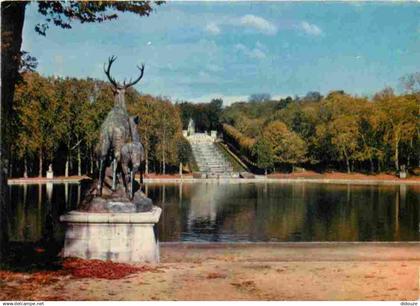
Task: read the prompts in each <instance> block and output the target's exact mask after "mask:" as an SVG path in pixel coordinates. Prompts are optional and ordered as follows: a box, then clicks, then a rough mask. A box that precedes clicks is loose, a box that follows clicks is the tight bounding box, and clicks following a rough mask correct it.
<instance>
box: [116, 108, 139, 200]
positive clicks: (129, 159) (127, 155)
mask: <svg viewBox="0 0 420 306" xmlns="http://www.w3.org/2000/svg"><path fill="white" fill-rule="evenodd" d="M138 123H139V117H138V116H133V117H130V131H131V140H132V142H130V143H126V144H124V145H123V147H122V148H121V166H122V170H123V173H124V176H127V175H129V177H130V182H129V185H128V190H129V192H128V193H129V197H130V199H131V198H133V196H134V179H135V175H136V173H137V171H138V170H139V169H140V164H141V163H142V162H143V161H144V148H143V145H142V144H141V142H140V136H139V133H138V131H137V125H138ZM142 183H143V173H142V172H141V173H140V184H142Z"/></svg>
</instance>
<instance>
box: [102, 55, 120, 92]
mask: <svg viewBox="0 0 420 306" xmlns="http://www.w3.org/2000/svg"><path fill="white" fill-rule="evenodd" d="M116 59H117V57H116V56H114V55H112V56H111V57H110V58H108V68H105V64H104V72H105V74H106V76H107V77H108V80H109V81H110V82H111V84H112V85H114V87H116V88H118V87H119V86H118V83H117V81H115V79H114V78H112V77H111V74H110V70H111V66H112V63H113V62H115V60H116Z"/></svg>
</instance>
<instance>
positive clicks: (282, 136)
mask: <svg viewBox="0 0 420 306" xmlns="http://www.w3.org/2000/svg"><path fill="white" fill-rule="evenodd" d="M262 137H264V138H265V140H266V141H267V143H268V144H269V145H270V147H271V150H272V152H273V154H274V161H276V162H279V163H290V164H297V163H301V162H305V161H306V153H307V146H306V143H305V141H304V140H303V139H302V138H300V137H299V135H298V134H296V133H295V132H291V131H289V130H288V128H287V126H286V124H284V123H283V122H281V121H278V120H277V121H273V122H271V123H269V124H268V125H267V126H266V127H265V128H264V129H263V132H262Z"/></svg>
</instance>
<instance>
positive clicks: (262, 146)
mask: <svg viewBox="0 0 420 306" xmlns="http://www.w3.org/2000/svg"><path fill="white" fill-rule="evenodd" d="M253 154H254V156H256V158H257V166H258V167H259V168H261V169H268V168H272V167H274V153H273V150H272V147H271V145H270V143H269V141H268V140H267V139H265V138H264V137H261V138H260V139H258V141H257V143H256V144H255V146H254V147H253Z"/></svg>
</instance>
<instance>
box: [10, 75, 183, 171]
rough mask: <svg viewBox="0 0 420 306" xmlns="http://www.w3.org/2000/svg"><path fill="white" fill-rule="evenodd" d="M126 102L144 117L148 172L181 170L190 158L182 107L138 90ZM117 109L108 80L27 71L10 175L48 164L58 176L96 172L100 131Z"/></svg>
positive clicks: (17, 107)
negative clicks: (182, 120) (184, 134)
mask: <svg viewBox="0 0 420 306" xmlns="http://www.w3.org/2000/svg"><path fill="white" fill-rule="evenodd" d="M126 103H127V108H128V111H129V113H131V114H132V115H138V116H139V117H140V124H139V133H140V137H141V141H142V143H143V145H144V148H145V154H146V163H145V171H146V172H148V171H154V172H160V173H165V172H166V171H167V170H169V171H171V172H174V171H178V169H179V166H180V163H181V162H182V163H184V164H186V163H188V162H189V161H190V160H191V159H190V157H191V148H190V146H189V143H188V141H187V140H186V139H185V138H184V137H183V136H182V124H181V116H180V112H179V108H178V107H177V106H175V105H174V104H172V103H171V102H170V101H169V100H168V99H166V98H161V97H153V96H150V95H140V94H139V93H138V92H137V91H136V90H134V89H130V90H129V91H128V92H127V94H126ZM112 107H113V93H112V89H111V86H109V85H108V84H107V83H105V82H102V81H99V80H94V79H75V78H51V77H49V78H45V77H42V76H40V75H39V74H38V73H36V72H25V73H23V74H22V81H21V82H20V83H19V84H18V85H17V87H16V93H15V97H14V104H13V118H12V120H13V123H12V128H11V132H10V135H9V136H10V137H12V159H11V160H10V165H9V168H10V170H11V171H10V172H9V173H11V176H28V175H29V176H30V175H39V176H42V175H44V174H45V171H46V169H48V165H49V164H52V165H53V170H54V172H55V174H56V175H76V174H77V175H82V174H90V173H93V172H94V171H96V148H97V143H98V138H99V129H100V126H101V124H102V122H103V120H104V119H105V116H106V115H107V113H108V112H109V110H110V109H111V108H112ZM181 167H182V166H181Z"/></svg>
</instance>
